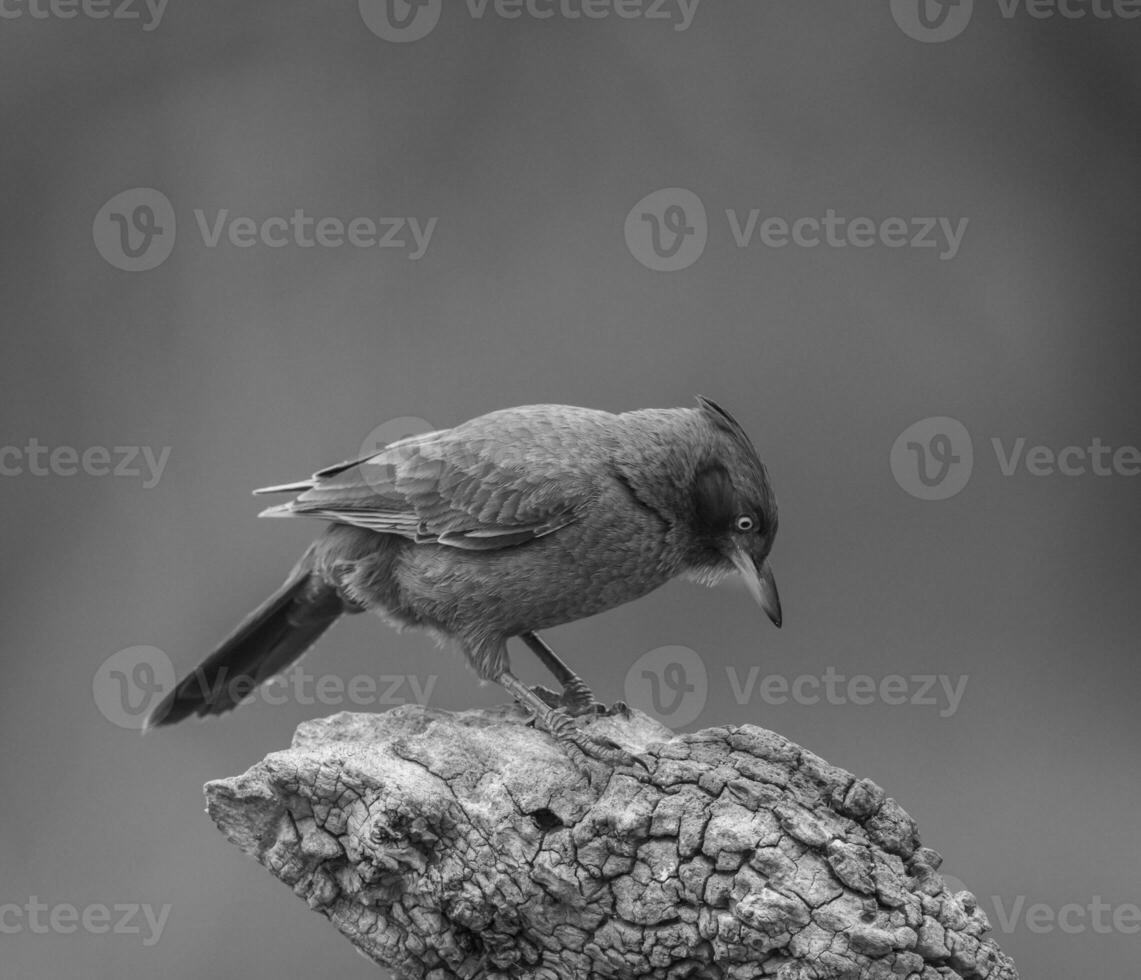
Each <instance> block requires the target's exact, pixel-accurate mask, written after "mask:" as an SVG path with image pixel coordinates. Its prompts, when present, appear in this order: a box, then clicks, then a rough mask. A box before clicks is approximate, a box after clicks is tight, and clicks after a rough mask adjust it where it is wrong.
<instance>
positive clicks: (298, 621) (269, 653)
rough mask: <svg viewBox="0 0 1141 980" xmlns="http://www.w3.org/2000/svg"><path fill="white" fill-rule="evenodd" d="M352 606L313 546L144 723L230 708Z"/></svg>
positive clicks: (151, 725) (172, 720) (163, 722)
mask: <svg viewBox="0 0 1141 980" xmlns="http://www.w3.org/2000/svg"><path fill="white" fill-rule="evenodd" d="M348 611H349V609H348V608H346V605H345V603H344V601H343V600H342V599H341V596H340V594H339V593H338V592H337V589H336V588H335V586H333V585H330V584H329V583H328V582H326V581H325V580H324V579H323V578H322V577H321V576H320V575H319V574H317V573H315V572H314V570H313V548H310V549H309V551H307V552H306V553H305V556H304V557H303V558H302V559H301V561H299V562H298V563H297V565H296V566H295V567H294V569H293V571H292V572H290V573H289V577H288V578H287V579H286V580H285V582H284V583H283V584H282V586H281V588H279V589H278V590H277V591H276V592H274V593H273V595H271V596H270V597H269V598H268V599H266V600H265V602H263V603H262V604H261V605H260V606H258V608H257V609H255V610H254V611H253V612H252V613H250V615H249V616H247V617H246V618H245V620H243V622H242V623H241V624H240V625H239V626H238V627H237V629H235V630H234V632H233V633H231V634H230V636H229V637H228V638H227V639H226V640H225V641H224V642H223V643H222V645H221V646H220V647H218V649H217V650H215V651H214V652H213V653H212V654H210V656H209V657H207V658H206V659H205V660H204V661H202V663H201V664H199V665H198V666H197V667H196V668H195V669H194V670H193V671H192V672H191V673H190V674H189V675H188V676H186V677H184V678H183V679H182V680H181V681H179V683H178V685H177V686H176V687H175V688H174V690H173V691H171V692H170V693H169V694H168V695H167V696H166V697H165V698H163V700H162V703H161V704H160V705H159V706H158V707H157V708H155V709H154V711H152V712H151V714H150V717H149V718H147V724H146V727H147V728H155V727H157V726H160V725H173V724H175V723H176V722H179V721H182V719H183V718H188V717H189V716H190V715H198V716H199V717H203V716H205V715H220V714H222V713H223V712H226V711H230V710H231V709H232V708H234V707H236V706H237V705H238V704H239V703H240V702H241V701H242V699H243V698H246V697H248V696H249V695H250V693H252V692H253V691H254V690H255V689H256V688H257V687H258V685H259V684H261V683H262V682H263V681H267V680H269V678H271V677H273V676H274V675H275V674H277V673H278V672H280V671H282V670H284V669H285V668H286V667H288V666H289V665H290V664H291V663H293V661H295V660H296V659H297V658H298V657H300V656H301V655H302V654H303V653H304V652H305V651H306V650H308V649H309V647H311V646H312V645H313V644H314V643H315V642H316V641H317V638H318V637H320V636H321V634H322V633H324V632H325V630H327V629H328V628H329V627H330V626H332V625H333V623H335V622H336V621H337V619H338V618H339V617H340V615H341V614H342V613H343V612H348ZM354 611H355V610H354Z"/></svg>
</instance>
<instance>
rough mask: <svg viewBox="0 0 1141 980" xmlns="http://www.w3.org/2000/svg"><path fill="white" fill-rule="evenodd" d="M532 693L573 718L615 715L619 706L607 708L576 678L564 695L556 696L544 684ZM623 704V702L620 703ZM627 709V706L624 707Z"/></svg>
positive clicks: (568, 685) (535, 687)
mask: <svg viewBox="0 0 1141 980" xmlns="http://www.w3.org/2000/svg"><path fill="white" fill-rule="evenodd" d="M531 693H532V694H534V695H535V696H536V697H540V698H542V699H543V701H544V702H546V704H547V706H548V707H551V708H562V709H563V710H564V711H565V712H566V713H567V714H568V715H571V716H572V717H575V718H577V717H580V716H581V715H608V714H613V713H614V711H615V709H616V708H617V707H618V705H615V706H614V708H607V707H606V705H604V704H603V703H602V702H601V701H599V700H598V698H596V697H595V696H594V692H593V691H592V690H591V689H590V688H589V687H587V685H586V682H585V681H583V680H582V679H581V678H578V677H575V678H573V679H572V680H570V681H569V682H568V683H567V685H566V687H564V688H563V693H562V694H556V693H555V692H554V691H552V690H551V689H550V688H549V687H544V686H543V685H542V684H536V685H535V686H534V687H532V688H531ZM619 704H622V702H619ZM623 707H625V705H623Z"/></svg>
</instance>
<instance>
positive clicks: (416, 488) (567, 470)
mask: <svg viewBox="0 0 1141 980" xmlns="http://www.w3.org/2000/svg"><path fill="white" fill-rule="evenodd" d="M574 435H575V433H574V432H573V431H568V430H567V429H566V427H562V428H557V427H556V428H550V427H547V426H544V425H542V424H537V425H536V424H527V423H526V422H524V423H522V424H520V425H515V426H504V425H502V424H501V425H498V426H496V425H491V426H484V427H482V428H480V427H471V424H470V423H469V424H468V425H465V426H461V427H458V428H457V429H447V430H443V431H441V432H432V433H427V434H425V435H422V436H415V437H412V438H410V439H405V440H401V441H400V442H398V443H394V444H392V445H391V446H388V447H387V448H385V449H383V450H382V451H381V452H379V453H376V454H375V455H373V456H367V457H365V458H364V459H359V460H353V461H350V462H347V463H341V464H339V465H337V466H332V467H329V468H328V469H325V470H321V471H320V472H318V473H316V474H314V476H313V478H312V479H311V480H308V481H302V482H301V483H296V484H289V485H286V486H284V487H275V488H269V491H290V492H297V491H303V492H301V493H300V495H299V496H298V497H297V498H296V499H295V500H293V501H292V502H290V503H288V504H285V505H282V506H280V507H273V508H270V509H269V510H268V511H265V512H263V513H264V516H273V517H278V516H280V517H289V516H312V517H320V518H324V519H325V520H331V521H336V522H338V523H342V524H352V525H355V526H357V527H362V528H367V529H369V530H373V531H381V532H385V533H388V534H399V535H402V536H404V537H406V538H409V539H411V540H413V541H417V542H437V543H439V544H444V545H450V546H452V547H456V548H465V549H470V550H491V549H495V548H507V547H511V546H513V545H518V544H523V543H525V542H527V541H530V540H532V539H534V538H538V537H542V536H543V535H545V534H550V533H552V532H553V531H557V530H559V529H560V528H563V527H566V526H567V525H568V524H570V523H572V522H573V521H574V520H575V519H576V518H577V516H578V515H579V514H580V513H581V511H582V509H583V507H584V506H585V505H586V504H588V503H589V502H590V500H591V499H592V498H593V497H594V495H595V494H596V492H597V490H596V481H595V479H594V478H593V475H592V472H591V468H590V466H589V456H590V453H589V452H587V453H583V452H582V451H581V449H582V447H580V452H579V453H575V451H574V442H575V439H574Z"/></svg>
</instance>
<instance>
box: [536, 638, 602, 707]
mask: <svg viewBox="0 0 1141 980" xmlns="http://www.w3.org/2000/svg"><path fill="white" fill-rule="evenodd" d="M519 639H521V640H522V641H523V642H524V643H526V644H527V646H529V647H530V648H531V651H532V652H533V653H534V654H535V656H536V657H538V658H539V660H540V661H541V662H542V664H543V666H544V667H546V668H547V670H549V671H550V672H551V674H552V675H554V678H555V680H557V681H558V682H559V683H560V684H561V685H562V686H563V696H562V702H561V706H562V707H564V708H566V710H567V713H568V714H571V715H586V714H591V713H592V712H593V713H596V714H601V713H603V712H605V711H606V708H605V707H604V706H603V704H602V703H601V702H600V701H599V700H598V698H596V697H595V696H594V692H593V691H592V690H591V689H590V688H589V687H588V686H587V683H586V681H584V680H583V679H582V678H581V677H579V676H578V674H576V673H575V672H574V671H573V670H571V669H570V667H568V666H567V665H566V664H565V663H564V662H563V660H562V658H561V657H560V656H559V655H558V654H557V653H555V651H554V650H552V649H551V648H550V647H549V646H547V644H546V642H545V641H544V640H543V639H542V638H541V637H540V636H539V634H538V633H534V632H527V633H520V634H519ZM544 690H545V689H544ZM536 693H538V692H536ZM540 696H542V694H540Z"/></svg>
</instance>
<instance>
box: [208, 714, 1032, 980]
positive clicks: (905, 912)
mask: <svg viewBox="0 0 1141 980" xmlns="http://www.w3.org/2000/svg"><path fill="white" fill-rule="evenodd" d="M589 724H590V725H591V726H592V730H594V731H595V732H597V733H600V734H604V735H607V736H608V737H610V738H611V739H613V740H614V741H616V742H618V743H619V744H621V745H623V746H624V747H626V748H627V749H628V750H630V751H631V752H635V753H639V754H640V755H641V757H642V758H643V759H644V760H645V762H646V766H647V769H648V771H647V770H643V769H641V768H637V767H630V768H626V767H621V768H617V769H615V768H613V767H611V766H608V765H604V764H602V763H599V762H595V761H593V760H589V759H586V758H585V757H583V756H581V754H577V750H571V751H573V752H575V753H576V755H575V756H574V757H571V756H570V755H568V754H567V751H566V750H565V749H564V748H563V747H561V746H560V745H558V744H557V743H556V742H555V741H554V739H553V738H551V737H550V736H549V735H548V734H546V733H545V732H542V731H540V730H537V729H535V728H534V727H531V726H529V725H528V724H526V718H525V717H524V716H523V714H522V713H521V712H520V711H519V710H518V709H516V708H513V707H512V708H503V709H495V710H490V711H466V712H459V713H452V712H447V711H439V710H434V709H430V708H423V707H417V706H405V707H401V708H396V709H394V710H391V711H388V712H387V713H384V714H351V713H347V712H344V713H341V714H337V715H333V716H332V717H330V718H326V719H323V720H321V721H313V722H308V723H306V724H303V725H302V726H301V727H300V728H299V729H298V730H297V734H296V736H295V737H294V741H293V747H292V748H290V749H288V750H286V751H283V752H275V753H273V754H272V755H270V756H268V757H267V758H266V759H265V760H264V761H262V762H260V763H258V764H257V765H255V766H254V767H253V768H252V769H250V770H249V772H247V773H246V774H245V775H242V776H236V777H233V778H230V779H221V780H217V781H214V782H211V783H208V784H207V785H206V796H207V801H208V812H209V814H210V816H211V817H212V818H213V819H214V821H215V823H217V825H218V827H219V828H220V829H221V830H222V832H223V833H224V834H225V835H226V836H227V837H228V838H229V840H230V841H232V842H233V843H234V844H236V845H237V846H238V847H240V848H241V849H242V850H243V851H245V852H246V853H247V854H249V855H251V856H252V857H254V858H256V859H257V860H258V861H259V862H260V863H261V864H263V865H264V866H265V867H266V868H267V869H268V870H269V871H270V872H271V873H272V874H273V875H275V876H276V877H278V878H280V879H281V880H282V881H284V882H285V883H286V884H288V885H289V886H290V887H291V888H292V889H293V891H294V893H295V894H297V895H299V896H300V897H302V898H304V899H305V900H306V901H307V902H308V903H309V906H310V908H312V909H314V910H315V911H318V912H320V913H321V914H322V915H324V916H326V917H327V918H328V919H330V920H331V921H332V922H333V924H334V925H335V926H336V927H337V928H338V929H339V930H340V931H341V933H342V934H343V935H344V936H345V937H346V938H347V939H348V940H349V941H350V942H351V943H352V944H353V945H354V946H356V947H357V948H358V949H359V950H360V951H361V952H362V953H364V954H365V955H366V956H368V957H370V958H371V959H373V960H374V961H376V962H377V963H379V964H382V965H383V966H385V967H387V968H388V969H390V970H392V971H393V972H395V973H396V974H397V975H398V976H400V977H402V978H407V980H412V978H427V980H445V978H463V980H475V978H479V980H493V978H494V980H500V978H503V980H505V978H527V980H541V978H543V980H563V978H566V980H583V978H595V977H598V978H649V977H653V978H662V980H667V978H668V980H682V978H693V980H713V978H718V980H720V978H732V980H748V978H754V977H768V978H777V980H810V978H811V980H823V978H852V980H856V978H861V980H863V978H872V980H877V978H882V980H888V978H891V980H900V978H912V980H920V978H921V980H955V978H962V980H984V978H985V980H1016V978H1017V972H1016V971H1015V968H1014V964H1013V963H1012V962H1011V960H1010V959H1009V958H1008V957H1007V956H1006V955H1005V954H1003V953H1002V952H1001V951H1000V950H999V949H998V947H997V946H996V945H995V944H994V943H993V942H992V941H991V940H989V939H984V938H983V934H984V933H985V932H986V931H987V929H988V928H989V925H988V923H987V920H986V916H985V915H984V914H983V912H982V911H981V910H980V909H979V908H978V906H977V904H976V902H975V900H974V898H973V896H972V895H971V894H970V893H969V892H959V893H958V894H956V895H952V894H949V893H948V892H947V891H946V889H945V888H944V884H943V880H942V878H941V877H940V876H939V875H938V874H937V872H936V869H937V868H938V866H939V864H940V862H941V858H940V857H939V855H938V854H937V853H936V852H935V851H932V850H930V849H929V848H925V847H921V846H920V843H919V837H918V834H917V832H916V826H915V822H914V821H913V820H912V819H911V817H909V816H908V815H907V813H905V812H904V810H903V809H902V808H901V807H900V806H899V804H898V803H896V802H895V801H894V800H892V799H890V798H888V797H887V796H886V794H885V793H884V791H883V790H882V789H880V787H879V786H877V785H876V784H875V783H873V782H871V781H870V780H867V779H856V778H855V777H854V776H852V775H851V774H849V773H847V772H845V771H844V770H842V769H838V768H836V767H835V766H831V765H829V764H828V763H826V762H824V761H823V760H822V759H820V758H819V757H817V756H816V755H813V754H812V753H811V752H809V751H807V750H806V749H802V748H800V747H799V746H797V745H795V744H793V743H792V742H790V741H789V740H788V739H785V738H783V737H781V736H780V735H776V734H774V733H772V732H769V731H765V730H764V729H762V728H757V727H754V726H752V725H742V726H733V725H729V726H725V727H721V728H709V729H705V730H704V731H700V732H696V733H694V734H690V735H674V734H673V733H671V732H670V731H668V730H667V729H665V728H662V727H661V726H660V725H658V724H657V723H656V722H654V721H652V720H651V719H650V718H648V717H647V716H645V715H642V714H640V713H637V712H619V713H616V714H614V715H609V716H603V717H600V718H598V719H597V720H594V721H591V722H589ZM331 972H332V969H331Z"/></svg>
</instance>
